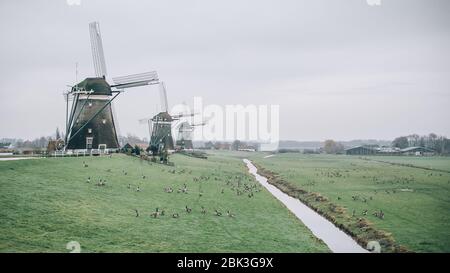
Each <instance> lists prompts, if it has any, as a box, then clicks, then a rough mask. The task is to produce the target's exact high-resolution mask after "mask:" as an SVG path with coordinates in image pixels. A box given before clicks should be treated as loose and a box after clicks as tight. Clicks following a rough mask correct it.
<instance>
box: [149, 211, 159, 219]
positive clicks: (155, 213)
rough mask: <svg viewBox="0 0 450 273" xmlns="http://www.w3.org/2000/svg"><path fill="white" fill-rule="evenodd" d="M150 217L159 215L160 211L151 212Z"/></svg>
mask: <svg viewBox="0 0 450 273" xmlns="http://www.w3.org/2000/svg"><path fill="white" fill-rule="evenodd" d="M150 217H153V218H156V217H158V212H156V211H155V212H153V213H152V214H150Z"/></svg>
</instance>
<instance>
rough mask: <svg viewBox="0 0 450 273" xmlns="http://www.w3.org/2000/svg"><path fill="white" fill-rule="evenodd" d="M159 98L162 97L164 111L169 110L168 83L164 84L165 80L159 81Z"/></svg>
mask: <svg viewBox="0 0 450 273" xmlns="http://www.w3.org/2000/svg"><path fill="white" fill-rule="evenodd" d="M159 98H160V99H161V108H162V109H161V110H162V112H168V111H169V105H168V103H167V92H166V85H165V84H164V82H160V83H159Z"/></svg>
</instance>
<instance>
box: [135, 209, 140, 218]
mask: <svg viewBox="0 0 450 273" xmlns="http://www.w3.org/2000/svg"><path fill="white" fill-rule="evenodd" d="M134 211H135V212H136V217H139V211H138V210H137V209H134Z"/></svg>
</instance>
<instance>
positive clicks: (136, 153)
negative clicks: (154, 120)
mask: <svg viewBox="0 0 450 273" xmlns="http://www.w3.org/2000/svg"><path fill="white" fill-rule="evenodd" d="M133 153H134V154H135V155H140V154H141V148H139V146H137V145H135V146H134V149H133Z"/></svg>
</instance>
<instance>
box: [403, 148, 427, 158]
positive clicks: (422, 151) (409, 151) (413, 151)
mask: <svg viewBox="0 0 450 273" xmlns="http://www.w3.org/2000/svg"><path fill="white" fill-rule="evenodd" d="M401 153H402V154H403V155H428V156H429V155H434V150H432V149H429V148H425V147H408V148H405V149H402V150H401Z"/></svg>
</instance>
